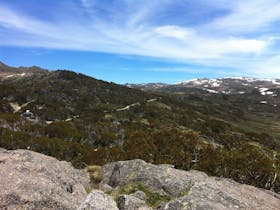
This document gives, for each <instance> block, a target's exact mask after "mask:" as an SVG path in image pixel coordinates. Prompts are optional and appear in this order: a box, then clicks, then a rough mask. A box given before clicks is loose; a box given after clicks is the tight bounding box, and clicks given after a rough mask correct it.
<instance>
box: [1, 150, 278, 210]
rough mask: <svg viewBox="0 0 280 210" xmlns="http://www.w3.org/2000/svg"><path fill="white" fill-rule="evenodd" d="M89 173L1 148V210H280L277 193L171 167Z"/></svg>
mask: <svg viewBox="0 0 280 210" xmlns="http://www.w3.org/2000/svg"><path fill="white" fill-rule="evenodd" d="M90 170H91V172H92V174H90V175H91V176H89V174H87V172H86V170H77V169H74V168H73V167H72V166H71V164H70V163H67V162H65V161H58V160H56V159H55V158H52V157H48V156H45V155H42V154H39V153H35V152H32V151H28V150H14V151H8V150H4V149H1V148H0V209H1V210H2V209H78V210H152V209H158V210H184V209H191V210H211V209H213V210H214V209H215V210H224V209H248V210H257V209H258V210H259V209H262V210H276V209H277V210H278V209H279V206H280V195H279V194H276V193H273V192H271V191H267V190H264V189H259V188H255V187H253V186H248V185H243V184H239V183H237V182H234V181H232V180H230V179H224V178H217V177H209V176H207V175H206V174H205V173H203V172H199V171H183V170H178V169H175V168H174V167H173V166H171V165H153V164H150V163H146V162H144V161H142V160H130V161H119V162H114V163H109V164H106V165H104V166H102V167H98V166H92V167H90ZM89 177H90V178H91V182H94V181H96V182H95V183H94V185H92V186H94V187H95V188H96V189H93V190H92V191H91V192H90V193H87V192H86V190H85V189H88V186H89ZM94 179H96V180H94ZM97 181H98V183H97Z"/></svg>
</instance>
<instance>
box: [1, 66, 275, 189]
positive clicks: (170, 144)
mask: <svg viewBox="0 0 280 210" xmlns="http://www.w3.org/2000/svg"><path fill="white" fill-rule="evenodd" d="M0 98H1V101H0V147H3V148H6V149H18V148H25V149H26V148H28V149H30V150H34V151H37V152H41V153H43V154H46V155H51V156H54V157H56V158H58V159H61V160H67V161H71V162H72V163H73V164H74V166H75V167H78V168H81V167H85V166H87V165H89V164H98V165H101V164H105V163H108V162H112V161H118V160H128V159H143V160H145V161H147V162H150V163H154V164H163V163H164V164H172V165H174V166H175V168H178V169H184V170H190V169H196V170H201V171H204V172H206V173H207V174H209V175H215V176H220V177H226V178H231V179H234V180H236V181H238V182H240V183H246V184H251V185H254V186H257V187H261V188H265V189H269V190H272V191H276V192H280V180H279V176H278V175H279V173H280V164H279V163H280V153H279V151H280V123H279V122H280V121H279V119H280V113H279V107H280V80H278V79H254V78H222V79H206V78H203V79H195V80H190V81H185V82H181V83H178V84H172V85H170V84H162V83H151V84H125V85H119V84H115V83H110V82H106V81H102V80H97V79H94V78H92V77H89V76H86V75H83V74H79V73H75V72H72V71H68V70H57V71H48V70H45V69H42V68H39V67H19V68H15V67H10V66H7V65H5V64H3V63H0ZM27 110H28V111H27ZM26 112H31V113H32V117H26V116H27V115H24V113H26Z"/></svg>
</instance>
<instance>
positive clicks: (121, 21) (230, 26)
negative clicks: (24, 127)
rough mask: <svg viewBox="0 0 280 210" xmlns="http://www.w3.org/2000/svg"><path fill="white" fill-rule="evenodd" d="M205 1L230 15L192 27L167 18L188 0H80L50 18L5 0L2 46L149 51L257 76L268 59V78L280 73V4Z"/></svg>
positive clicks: (274, 1) (148, 53)
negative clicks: (276, 44)
mask: <svg viewBox="0 0 280 210" xmlns="http://www.w3.org/2000/svg"><path fill="white" fill-rule="evenodd" d="M68 2H69V1H68ZM207 2H208V4H207V5H208V6H209V7H213V8H226V9H227V10H228V11H229V12H228V13H226V14H220V15H218V17H217V16H214V17H213V18H212V19H211V20H207V21H205V24H203V23H201V21H200V23H199V24H189V25H188V24H182V22H181V21H180V23H179V22H177V21H175V20H174V22H172V23H166V21H161V18H162V19H164V18H165V19H166V15H170V16H172V15H173V16H174V15H177V16H179V17H180V14H177V13H176V4H180V5H182V4H186V5H187V4H188V2H187V1H184V0H161V1H160V0H149V1H148V0H142V1H137V2H136V1H130V0H114V1H112V2H111V3H110V4H109V3H104V2H103V3H102V2H101V1H96V0H80V1H73V3H75V4H67V7H66V8H61V9H62V10H63V13H62V14H61V15H58V14H56V15H53V18H50V19H44V18H42V17H36V15H34V14H32V11H27V12H25V11H23V10H19V9H18V8H17V9H15V8H14V7H12V5H10V4H6V5H4V4H1V3H0V11H1V13H0V28H2V29H3V30H4V33H1V34H0V45H13V46H25V47H43V48H49V49H69V50H83V51H94V52H109V53H116V54H126V55H136V56H137V55H138V56H148V57H155V58H162V59H170V60H173V61H177V62H179V63H180V62H181V63H189V64H195V65H200V66H201V67H202V68H206V67H207V68H208V67H209V66H210V67H209V71H213V69H215V68H220V67H224V68H225V69H227V68H228V69H231V70H232V69H234V70H235V71H239V72H243V71H244V70H245V71H247V72H250V73H253V74H254V73H255V74H259V73H260V72H263V73H265V71H261V70H260V69H262V68H263V67H262V66H264V65H265V64H266V65H268V66H269V67H270V68H271V69H273V71H272V73H271V74H270V76H278V77H279V76H280V69H278V66H280V65H278V64H279V63H278V62H277V59H278V58H279V57H278V55H277V54H279V53H280V50H279V49H278V48H277V47H275V43H277V41H278V39H277V38H275V37H279V36H280V35H279V33H280V29H279V30H278V29H277V28H276V24H277V23H278V22H279V20H280V2H279V1H277V0H248V1H241V0H237V1H234V2H231V3H229V4H226V3H225V2H228V1H225V0H218V1H216V2H214V1H207ZM65 5H66V4H65ZM72 7H75V8H72ZM188 7H192V5H189V6H188ZM174 8H175V9H174ZM201 9H207V8H201ZM68 11H71V13H70V12H69V13H68ZM73 11H74V12H75V13H74V14H73ZM50 14H52V13H51V11H50ZM209 15H210V14H209ZM163 17H164V18H163ZM190 18H191V17H190ZM200 18H201V19H203V17H200ZM155 20H156V21H155ZM277 65H278V66H277ZM183 70H184V69H180V71H183Z"/></svg>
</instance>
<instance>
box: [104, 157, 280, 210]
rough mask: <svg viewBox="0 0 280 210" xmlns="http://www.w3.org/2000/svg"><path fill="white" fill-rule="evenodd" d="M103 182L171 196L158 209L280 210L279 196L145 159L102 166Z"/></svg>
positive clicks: (113, 185) (227, 180)
mask: <svg viewBox="0 0 280 210" xmlns="http://www.w3.org/2000/svg"><path fill="white" fill-rule="evenodd" d="M103 174H104V177H103V183H104V184H109V185H111V186H112V187H114V188H116V187H119V186H125V185H128V184H131V183H141V184H143V185H144V186H145V187H147V188H148V189H149V190H152V191H154V192H157V193H160V194H162V195H167V196H170V198H171V201H169V202H167V203H162V204H161V205H160V206H158V209H165V210H166V209H168V210H180V209H200V210H203V209H205V210H209V209H215V210H216V209H217V210H219V209H250V210H253V209H256V210H257V209H262V210H265V209H267V210H274V209H275V210H276V209H279V205H280V195H279V194H276V193H273V192H270V191H266V190H263V189H258V188H255V187H253V186H248V185H242V184H239V183H237V182H234V181H232V180H229V179H224V178H217V177H209V176H207V175H206V174H205V173H203V172H198V171H183V170H177V169H174V168H173V167H171V166H169V165H159V166H156V165H153V164H149V163H146V162H144V161H142V160H131V161H120V162H115V163H110V164H107V165H105V166H103Z"/></svg>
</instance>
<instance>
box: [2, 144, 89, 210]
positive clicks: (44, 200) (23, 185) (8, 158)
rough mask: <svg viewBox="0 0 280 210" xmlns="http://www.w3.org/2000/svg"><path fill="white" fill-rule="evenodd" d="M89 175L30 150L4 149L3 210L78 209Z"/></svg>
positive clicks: (84, 194)
mask: <svg viewBox="0 0 280 210" xmlns="http://www.w3.org/2000/svg"><path fill="white" fill-rule="evenodd" d="M88 180H89V178H88V175H87V174H86V172H84V171H83V170H77V169H74V168H73V167H72V165H71V164H70V163H68V162H65V161H58V160H57V159H55V158H53V157H49V156H46V155H42V154H39V153H36V152H32V151H29V150H13V151H10V150H4V149H0V209H76V208H77V207H78V206H79V204H80V203H82V202H83V200H84V199H85V198H86V196H87V193H86V190H85V188H86V187H87V185H88Z"/></svg>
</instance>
